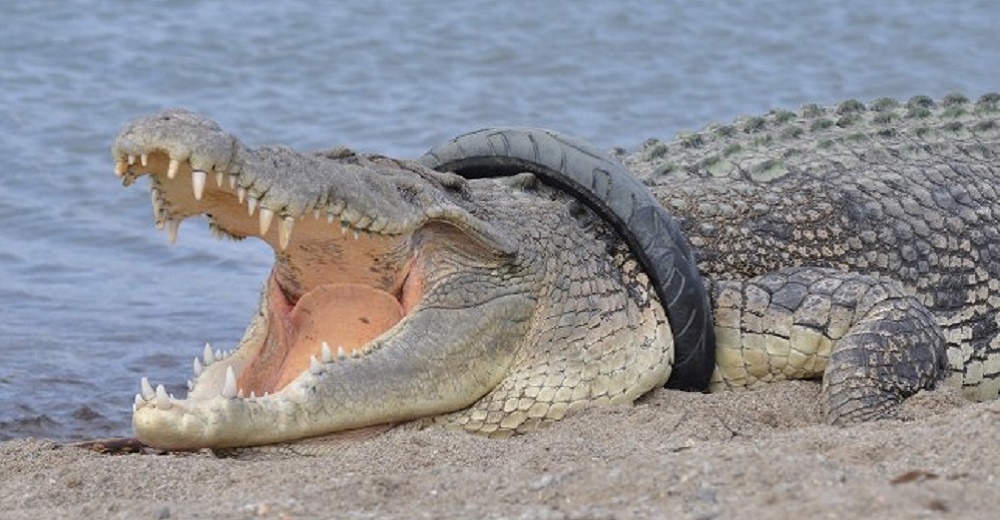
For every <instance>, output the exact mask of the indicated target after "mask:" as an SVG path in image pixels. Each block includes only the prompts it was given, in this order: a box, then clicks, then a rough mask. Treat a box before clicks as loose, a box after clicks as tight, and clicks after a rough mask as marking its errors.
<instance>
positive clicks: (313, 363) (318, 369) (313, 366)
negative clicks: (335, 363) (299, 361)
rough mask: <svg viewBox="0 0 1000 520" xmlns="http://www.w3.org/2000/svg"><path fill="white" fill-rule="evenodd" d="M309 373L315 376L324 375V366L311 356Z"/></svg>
mask: <svg viewBox="0 0 1000 520" xmlns="http://www.w3.org/2000/svg"><path fill="white" fill-rule="evenodd" d="M309 372H310V373H311V374H312V375H314V376H318V375H319V374H321V373H323V365H322V364H321V363H320V362H319V360H318V359H316V356H309Z"/></svg>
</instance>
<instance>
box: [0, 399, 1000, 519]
mask: <svg viewBox="0 0 1000 520" xmlns="http://www.w3.org/2000/svg"><path fill="white" fill-rule="evenodd" d="M818 392H819V385H818V384H817V383H814V382H787V383H779V384H775V385H772V386H769V387H767V388H765V389H763V390H760V391H755V392H743V393H720V394H711V395H704V394H696V393H684V392H678V391H672V390H658V391H655V392H653V393H652V394H650V395H649V396H647V397H645V398H643V399H642V400H641V401H640V402H638V403H636V404H635V405H632V406H616V407H604V408H591V409H589V410H585V411H583V412H581V413H579V414H577V415H574V416H572V417H569V418H567V419H566V420H564V421H562V422H560V423H558V424H556V425H555V426H553V427H551V428H548V429H546V430H544V431H542V432H539V433H536V434H531V435H524V436H519V437H515V438H512V439H503V440H497V439H486V438H481V437H477V436H474V435H469V434H466V433H462V432H454V431H448V430H444V429H440V428H428V429H424V430H419V431H417V430H406V429H396V430H392V431H390V432H388V433H385V434H382V435H380V436H378V437H376V438H374V439H370V440H367V441H363V442H357V443H353V444H349V445H346V446H344V447H343V448H342V449H339V450H338V451H336V452H335V453H331V454H330V455H328V456H323V457H287V456H280V455H273V454H272V455H266V456H254V457H251V458H240V459H233V458H218V457H215V456H214V455H212V454H209V453H197V454H173V455H119V456H109V455H101V454H97V453H93V452H90V451H86V450H81V449H78V448H70V447H61V446H58V445H56V444H53V443H52V442H49V441H45V440H32V439H22V440H14V441H9V442H5V443H2V444H0V481H2V482H3V486H2V491H0V517H2V518H4V519H11V520H14V519H22V518H23V519H33V520H34V519H38V518H63V519H74V518H88V519H89V518H109V519H111V518H130V519H132V518H139V519H167V518H214V519H228V518H233V519H236V518H240V519H246V518H276V519H301V518H539V519H562V518H692V519H712V518H747V516H746V515H747V514H750V516H749V517H752V518H773V519H780V518H795V519H801V518H810V519H817V518H884V519H896V518H964V519H974V518H983V519H986V518H995V516H994V515H995V514H996V511H998V510H1000V436H998V433H1000V402H998V401H994V402H990V403H970V402H967V401H965V400H963V399H962V398H961V397H959V396H958V395H957V394H956V393H954V392H953V391H950V390H947V389H944V390H938V391H935V392H928V393H923V394H919V395H917V396H915V397H913V398H911V399H910V400H909V401H908V402H907V403H906V404H905V405H904V407H903V410H902V413H901V416H900V418H899V419H897V420H888V421H879V422H874V423H869V424H862V425H857V426H853V427H847V428H837V427H830V426H826V425H824V424H822V423H821V421H820V420H819V416H818V407H817V402H818V401H817V396H818Z"/></svg>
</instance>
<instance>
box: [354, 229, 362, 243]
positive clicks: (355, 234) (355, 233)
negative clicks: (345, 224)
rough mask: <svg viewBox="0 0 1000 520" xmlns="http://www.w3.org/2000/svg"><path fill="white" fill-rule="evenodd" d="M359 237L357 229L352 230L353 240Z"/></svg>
mask: <svg viewBox="0 0 1000 520" xmlns="http://www.w3.org/2000/svg"><path fill="white" fill-rule="evenodd" d="M360 236H361V233H359V232H358V230H357V229H355V230H354V240H357V239H358V238H359V237H360Z"/></svg>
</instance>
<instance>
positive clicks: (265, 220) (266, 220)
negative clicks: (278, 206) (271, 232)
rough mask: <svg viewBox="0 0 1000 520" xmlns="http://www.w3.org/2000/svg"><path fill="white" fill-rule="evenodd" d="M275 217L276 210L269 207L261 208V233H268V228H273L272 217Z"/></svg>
mask: <svg viewBox="0 0 1000 520" xmlns="http://www.w3.org/2000/svg"><path fill="white" fill-rule="evenodd" d="M273 218H274V212H273V211H271V210H269V209H267V208H264V207H262V208H260V234H261V236H264V235H266V234H267V230H268V229H271V219H273Z"/></svg>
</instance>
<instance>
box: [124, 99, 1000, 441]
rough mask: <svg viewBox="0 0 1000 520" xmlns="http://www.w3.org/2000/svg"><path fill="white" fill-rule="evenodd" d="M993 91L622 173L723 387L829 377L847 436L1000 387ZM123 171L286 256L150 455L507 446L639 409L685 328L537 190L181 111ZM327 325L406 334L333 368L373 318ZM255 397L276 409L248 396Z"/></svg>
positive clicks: (137, 421) (791, 121)
mask: <svg viewBox="0 0 1000 520" xmlns="http://www.w3.org/2000/svg"><path fill="white" fill-rule="evenodd" d="M997 100H998V96H996V95H990V96H984V97H983V98H981V99H980V100H979V101H978V102H976V103H971V102H967V101H964V99H963V98H959V97H954V96H953V97H949V98H946V99H945V100H943V101H942V102H941V103H939V104H936V105H935V104H933V103H930V102H929V100H926V99H925V98H915V99H914V100H911V102H910V103H908V104H906V105H905V106H904V105H896V104H893V103H892V102H888V101H878V102H875V103H873V104H872V105H871V106H869V107H865V106H864V105H861V104H860V103H856V102H846V103H844V104H841V105H840V106H839V107H837V108H836V109H821V108H817V107H806V108H805V109H804V110H803V111H801V112H799V113H791V112H774V113H772V114H769V115H768V116H765V117H762V118H750V119H746V120H742V121H739V122H737V124H735V125H731V126H719V127H714V128H709V129H707V130H706V131H704V132H702V133H698V134H688V135H682V136H679V137H678V138H677V139H675V140H674V141H671V142H668V143H662V142H658V141H651V142H649V143H647V145H646V147H645V148H644V149H643V150H642V151H640V152H639V153H637V154H634V155H632V156H628V157H625V161H626V163H627V164H628V165H630V167H632V169H633V170H634V171H636V173H637V174H639V175H640V176H641V177H643V178H644V180H645V181H646V183H647V184H648V185H650V186H651V188H652V189H653V191H654V192H655V193H656V194H657V196H658V198H659V199H660V200H661V201H663V203H664V204H665V206H666V207H667V208H668V210H669V211H670V212H671V213H672V214H674V215H675V216H678V217H679V218H681V222H682V225H683V228H684V231H685V233H686V234H687V236H688V237H689V238H690V240H691V243H692V245H693V246H694V248H695V251H696V256H697V258H698V259H699V268H700V269H701V271H702V274H703V275H704V276H706V278H707V279H708V282H707V283H708V285H709V287H710V289H711V293H712V295H713V301H714V305H715V323H716V336H717V344H718V348H717V352H718V356H717V359H718V366H717V369H716V372H715V374H714V375H713V380H712V381H713V382H712V388H713V389H714V390H717V389H722V388H746V387H752V386H754V385H756V384H759V383H761V382H765V381H770V380H776V379H781V378H786V377H800V378H816V377H823V379H824V392H825V394H826V398H825V400H824V401H825V406H826V414H827V418H828V420H829V421H831V422H835V423H845V422H851V421H857V420H864V419H868V418H875V417H884V416H888V415H891V414H892V411H893V408H894V405H895V404H896V403H898V402H899V401H900V400H901V399H903V398H904V397H906V396H907V395H910V394H912V393H914V392H915V391H917V390H918V389H920V388H930V387H933V386H934V385H935V384H936V383H937V382H938V381H940V380H941V379H942V378H944V379H945V380H946V382H948V383H949V384H953V385H957V386H961V387H963V388H964V390H965V392H966V393H967V394H968V395H969V396H970V397H974V398H979V399H987V398H992V397H995V396H996V395H997V392H998V390H1000V339H998V332H997V331H998V329H1000V323H998V316H997V311H998V309H1000V298H998V296H997V294H1000V235H998V233H1000V232H998V230H1000V205H998V202H997V193H996V191H997V190H998V188H997V187H998V186H1000V170H998V167H997V164H998V162H1000V160H998V159H1000V155H998V154H1000V139H998V137H1000V129H998V128H1000V127H998V123H997V117H998V108H997V103H998V101H997ZM113 155H114V157H115V159H116V161H117V162H118V166H117V171H118V173H119V174H121V175H123V176H124V179H125V181H126V183H129V182H131V181H132V180H133V178H134V176H135V175H136V174H138V173H140V172H142V173H152V174H153V175H152V177H153V179H154V180H153V187H154V188H155V190H154V201H155V203H154V207H155V208H156V211H155V213H156V218H157V222H158V223H161V224H162V226H163V227H166V228H167V230H168V232H170V233H171V236H173V235H174V234H175V233H176V225H177V224H176V222H179V220H180V219H182V218H185V217H188V216H191V215H195V214H209V215H211V217H210V219H211V220H210V222H211V224H212V226H213V228H214V229H217V230H219V231H220V232H221V233H223V234H227V235H231V236H235V237H244V236H261V235H262V238H263V239H264V240H265V241H267V242H268V243H269V244H271V245H272V247H273V248H274V249H275V251H276V265H275V269H274V271H273V274H272V276H271V277H270V279H269V281H268V282H267V283H266V284H265V290H264V291H263V293H262V299H261V307H260V309H261V310H260V312H259V314H258V316H257V317H256V318H255V319H254V321H253V322H252V323H251V325H250V327H249V328H248V330H247V333H246V335H245V337H244V339H243V340H242V341H241V343H240V347H239V348H238V349H237V350H236V352H234V353H233V354H232V355H229V356H226V357H224V358H223V359H221V360H217V359H215V358H216V357H217V356H216V355H215V354H214V353H208V352H207V353H206V354H207V357H208V358H209V359H208V360H206V361H212V363H210V364H209V365H208V366H207V367H205V368H204V369H203V370H201V374H200V375H199V376H198V377H197V378H196V380H195V384H194V389H193V390H192V392H191V395H190V396H189V399H187V400H179V399H173V398H172V397H169V396H166V395H165V393H164V392H162V390H160V389H156V390H154V389H152V387H150V386H149V385H148V384H144V385H143V386H144V389H143V392H142V394H140V395H139V396H137V399H136V413H135V417H134V420H133V423H134V426H135V429H136V433H137V436H138V437H139V439H140V440H142V441H143V442H146V443H148V444H151V445H154V446H159V447H164V448H198V447H216V448H218V447H239V446H252V445H262V444H273V443H284V442H289V441H295V440H298V439H302V438H306V437H313V436H318V435H324V434H327V433H331V432H337V431H344V430H349V429H353V428H363V427H368V426H374V425H380V424H392V423H399V422H403V421H409V420H413V419H420V418H423V419H424V420H425V421H432V422H438V423H444V424H448V425H452V426H457V427H461V428H464V429H467V430H469V431H474V432H479V433H488V434H492V435H503V434H510V433H515V432H520V431H529V430H532V429H534V428H537V427H539V426H540V425H543V424H545V423H547V422H550V421H553V420H557V419H559V418H561V417H562V416H564V415H565V414H566V413H569V412H571V411H572V410H573V409H574V408H577V407H580V406H584V405H587V404H589V403H599V402H628V401H631V400H633V399H635V398H636V397H638V396H639V395H641V394H643V393H644V392H646V391H648V390H650V389H652V388H654V387H656V386H658V385H661V384H663V382H664V381H666V379H667V378H668V377H669V375H670V366H671V361H672V359H673V357H672V355H673V344H672V340H671V336H670V330H669V326H668V324H667V320H666V317H665V316H664V313H663V311H662V307H661V306H660V304H659V302H658V301H657V299H656V295H655V293H654V292H653V291H652V290H650V288H649V285H648V282H647V280H646V279H645V276H644V274H643V273H642V272H641V269H639V268H638V266H637V263H636V262H635V260H634V259H633V258H632V257H631V255H630V253H629V251H628V250H627V248H625V247H623V245H622V244H621V243H620V242H621V241H620V240H619V239H618V238H617V237H616V236H615V234H614V233H613V232H612V231H610V230H609V228H608V227H607V226H606V225H605V224H604V223H602V222H600V221H599V220H598V219H596V218H595V217H594V216H593V215H592V214H591V213H590V212H589V211H588V210H585V209H583V208H581V207H580V206H579V205H578V204H576V203H575V202H574V201H572V200H569V198H568V197H567V196H565V195H564V194H562V193H560V192H558V191H556V190H553V189H550V188H548V187H545V186H541V185H538V184H537V183H536V182H533V178H532V177H531V176H527V175H524V176H519V177H515V178H511V179H503V180H495V179H494V180H475V181H465V180H463V179H460V178H457V177H456V176H453V175H448V174H444V173H436V172H433V171H430V170H427V169H424V168H421V167H419V166H418V165H416V164H414V163H410V162H405V161H395V160H391V159H386V158H381V157H364V156H359V155H356V154H353V153H351V152H349V151H345V150H338V151H333V152H327V153H322V154H315V155H305V154H298V153H296V152H293V151H291V150H288V149H268V148H265V149H249V148H246V147H245V146H243V145H242V144H241V143H239V141H238V140H236V139H235V138H234V137H232V136H231V135H229V134H226V133H225V132H222V131H221V130H220V129H219V128H218V126H217V125H215V124H214V123H212V122H211V121H208V120H206V119H204V118H200V117H198V116H195V115H193V114H189V113H185V112H171V113H166V114H163V115H161V116H154V117H151V118H147V119H144V120H140V121H137V122H136V123H133V124H132V125H131V126H129V127H128V128H126V129H125V130H123V132H122V134H120V135H119V137H118V138H117V139H116V143H115V146H114V149H113ZM143 156H145V161H143V160H142V158H143ZM171 158H172V159H174V160H176V169H177V173H176V175H175V177H174V178H173V179H169V176H168V175H167V173H168V171H169V170H170V169H171V166H170V162H171V161H170V159H171ZM130 162H131V163H132V165H131V166H130V165H129V163H130ZM143 162H145V163H146V164H145V166H142V163H143ZM198 171H205V172H207V175H206V177H207V179H208V182H207V184H206V187H205V188H203V190H204V191H203V193H202V196H201V198H200V200H196V197H194V196H193V194H192V193H193V191H201V190H202V188H200V187H198V188H196V189H194V190H193V189H192V184H194V185H196V186H200V181H199V179H200V178H201V177H202V175H201V174H200V173H196V172H198ZM216 172H223V173H222V176H221V180H222V182H221V183H220V184H221V185H216V183H215V181H214V178H215V175H216ZM230 183H231V184H230ZM241 191H242V195H241ZM244 198H245V200H246V201H252V202H250V204H251V206H250V208H249V209H250V211H249V212H250V213H253V210H254V208H255V207H256V208H258V209H257V215H256V216H254V217H253V218H250V217H248V216H247V214H248V206H247V203H246V202H244ZM260 208H263V209H264V212H263V213H261V210H260ZM314 212H318V214H319V217H320V218H319V219H318V220H317V219H314V218H313V213H314ZM326 215H329V216H330V217H329V219H330V220H332V224H327V219H326V218H324V216H326ZM271 219H273V220H274V221H275V222H278V225H277V226H270V225H269V224H270V220H271ZM265 224H268V225H265ZM342 225H343V226H342ZM341 227H344V233H341V231H340V228H341ZM275 228H277V229H275ZM261 229H264V230H265V232H263V233H262V232H261ZM355 230H357V231H358V232H357V233H355ZM367 231H372V232H373V234H375V235H379V234H380V233H381V234H382V235H386V236H385V237H384V238H375V239H374V240H373V239H369V238H368V237H367V234H368V233H367ZM353 236H359V237H360V238H357V239H355V238H353ZM366 241H369V242H366ZM349 284H355V285H349ZM358 286H360V287H358ZM390 300H391V301H390ZM338 302H339V303H338ZM345 302H346V303H345ZM353 302H358V303H357V304H355V303H353ZM295 304H297V305H298V307H297V308H296V310H292V306H293V305H295ZM333 309H335V310H333ZM394 313H395V314H394ZM324 315H326V316H354V317H356V318H358V319H360V318H369V317H373V318H378V319H381V320H383V321H385V322H386V323H389V324H390V326H389V327H388V329H387V330H386V329H382V328H380V327H374V328H373V329H372V330H369V331H367V332H365V333H363V334H360V335H359V337H357V338H354V339H353V340H352V341H350V342H349V343H350V345H348V346H347V347H346V348H345V352H344V355H343V356H336V355H334V354H333V352H332V351H333V350H335V345H336V343H337V341H338V339H339V337H340V336H345V335H349V333H350V332H351V331H352V330H353V329H354V328H355V327H354V326H353V325H352V323H354V322H351V323H348V324H346V325H343V326H327V325H326V324H317V323H316V320H313V319H312V318H311V316H324ZM394 316H395V317H394ZM400 316H402V317H401V318H400ZM279 318H280V319H279ZM289 320H290V321H291V322H292V323H293V326H287V325H278V323H282V324H284V323H287V322H288V321H289ZM394 320H399V321H398V322H396V321H394ZM334 321H336V320H334ZM376 321H377V320H376ZM362 328H363V327H362ZM333 336H336V337H333ZM289 338H290V339H289ZM323 341H327V342H328V343H329V345H330V346H331V347H330V348H329V349H326V348H323V347H322V342H323ZM288 345H293V347H288ZM286 350H287V351H290V352H291V353H289V354H287V355H286V354H284V352H285V351H286ZM261 352H264V353H265V354H261ZM275 352H277V354H275ZM267 353H270V354H267ZM310 355H312V356H315V358H317V359H316V360H315V361H312V362H309V361H303V360H304V359H308V357H309V356H310ZM268 357H277V358H282V359H284V361H283V362H279V363H276V364H275V363H270V362H268V361H263V359H264V358H268ZM196 364H198V363H196ZM258 366H259V367H261V368H258ZM275 367H277V368H275ZM230 368H231V369H232V370H231V371H232V373H233V375H232V376H229V375H227V372H229V371H230ZM196 371H198V370H197V368H196ZM275 371H277V372H278V373H280V374H282V375H281V377H278V378H277V381H276V380H274V379H273V378H271V379H269V378H268V377H264V376H263V375H261V374H262V373H265V372H266V373H273V372H275ZM227 379H228V380H227ZM248 388H249V389H259V390H263V391H269V392H270V395H269V396H267V397H263V398H262V397H253V398H241V397H240V396H239V395H238V393H240V391H241V390H242V391H243V394H244V395H246V394H248V390H247V389H248ZM257 393H258V394H259V393H262V392H257Z"/></svg>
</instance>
